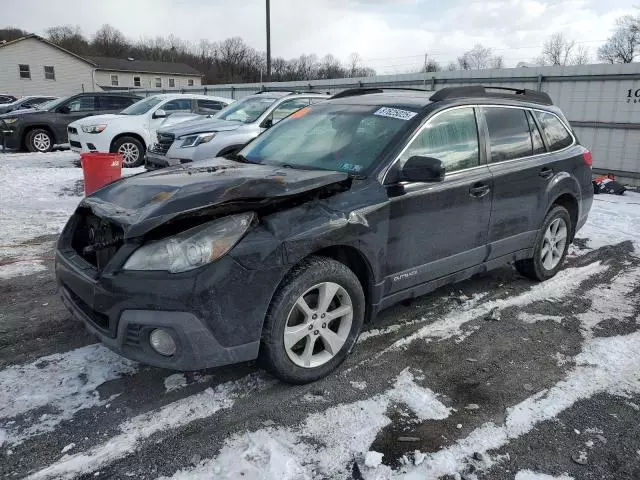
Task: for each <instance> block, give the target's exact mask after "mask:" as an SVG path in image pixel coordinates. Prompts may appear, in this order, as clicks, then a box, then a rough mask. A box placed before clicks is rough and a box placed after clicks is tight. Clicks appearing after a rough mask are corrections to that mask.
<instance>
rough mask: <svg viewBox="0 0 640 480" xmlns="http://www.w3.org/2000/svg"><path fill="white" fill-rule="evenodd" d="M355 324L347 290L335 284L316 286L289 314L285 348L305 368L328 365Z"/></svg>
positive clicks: (288, 354)
mask: <svg viewBox="0 0 640 480" xmlns="http://www.w3.org/2000/svg"><path fill="white" fill-rule="evenodd" d="M352 322H353V305H352V302H351V297H350V296H349V294H348V293H347V291H346V290H345V289H344V288H343V287H341V286H340V285H338V284H337V283H333V282H323V283H319V284H317V285H314V286H313V287H311V288H310V289H309V290H307V291H306V292H305V293H303V294H302V295H301V296H300V297H299V298H298V299H297V300H296V303H295V304H294V306H293V308H292V309H291V311H290V312H289V316H288V318H287V323H286V325H285V329H284V346H285V350H286V352H287V356H288V357H289V359H290V360H291V361H292V362H293V363H295V364H296V365H298V366H300V367H304V368H315V367H319V366H321V365H324V364H325V363H327V362H328V361H330V360H331V359H332V358H333V357H334V356H335V355H337V354H338V352H340V350H341V349H342V347H343V346H344V344H345V342H346V341H347V338H348V336H349V333H350V332H351V324H352Z"/></svg>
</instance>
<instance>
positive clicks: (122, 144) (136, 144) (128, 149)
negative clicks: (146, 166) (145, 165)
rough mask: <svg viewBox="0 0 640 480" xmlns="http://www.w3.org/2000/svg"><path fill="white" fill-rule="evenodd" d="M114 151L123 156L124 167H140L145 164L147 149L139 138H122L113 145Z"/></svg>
mask: <svg viewBox="0 0 640 480" xmlns="http://www.w3.org/2000/svg"><path fill="white" fill-rule="evenodd" d="M112 151H113V152H114V153H119V154H120V155H122V166H123V167H127V168H133V167H139V166H140V165H142V162H144V154H145V149H144V146H143V145H142V143H141V142H140V140H138V139H137V138H134V137H120V138H119V139H117V140H116V141H115V143H114V144H113V148H112Z"/></svg>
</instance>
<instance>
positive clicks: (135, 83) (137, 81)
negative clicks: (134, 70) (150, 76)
mask: <svg viewBox="0 0 640 480" xmlns="http://www.w3.org/2000/svg"><path fill="white" fill-rule="evenodd" d="M133 86H134V87H141V86H142V82H141V81H140V77H133Z"/></svg>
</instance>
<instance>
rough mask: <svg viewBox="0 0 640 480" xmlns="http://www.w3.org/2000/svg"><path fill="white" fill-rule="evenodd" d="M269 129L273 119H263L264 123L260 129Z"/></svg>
mask: <svg viewBox="0 0 640 480" xmlns="http://www.w3.org/2000/svg"><path fill="white" fill-rule="evenodd" d="M271 127H273V117H269V118H265V120H264V122H262V128H271Z"/></svg>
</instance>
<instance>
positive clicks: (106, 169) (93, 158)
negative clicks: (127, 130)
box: [80, 153, 122, 195]
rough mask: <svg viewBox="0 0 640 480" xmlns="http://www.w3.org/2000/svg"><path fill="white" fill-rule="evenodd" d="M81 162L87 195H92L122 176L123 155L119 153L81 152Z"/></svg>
mask: <svg viewBox="0 0 640 480" xmlns="http://www.w3.org/2000/svg"><path fill="white" fill-rule="evenodd" d="M80 163H81V164H82V173H83V174H84V194H85V195H91V194H92V193H93V192H95V191H96V190H98V189H99V188H102V187H104V186H105V185H106V184H107V183H111V182H113V181H115V180H118V179H119V178H120V177H121V176H122V155H120V154H119V153H81V154H80Z"/></svg>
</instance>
